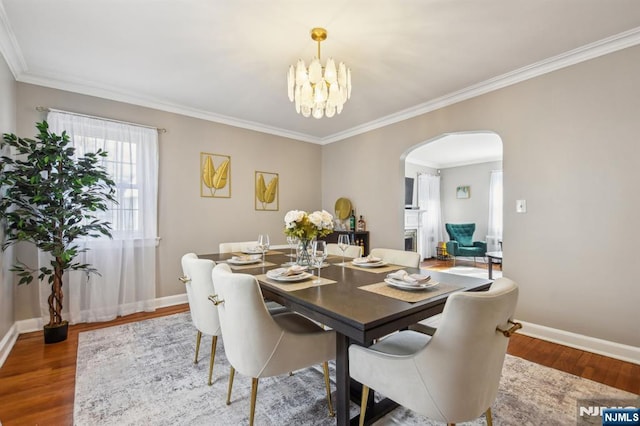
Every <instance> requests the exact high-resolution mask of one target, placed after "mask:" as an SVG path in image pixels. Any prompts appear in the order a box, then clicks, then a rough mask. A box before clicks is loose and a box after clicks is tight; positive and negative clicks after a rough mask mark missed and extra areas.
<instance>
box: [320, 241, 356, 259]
mask: <svg viewBox="0 0 640 426" xmlns="http://www.w3.org/2000/svg"><path fill="white" fill-rule="evenodd" d="M327 253H328V254H331V255H334V256H342V250H340V247H339V246H338V244H336V243H327ZM361 255H362V248H361V247H360V246H354V245H350V246H349V247H347V249H346V250H345V251H344V256H345V257H350V258H356V257H360V256H361Z"/></svg>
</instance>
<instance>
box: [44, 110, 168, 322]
mask: <svg viewBox="0 0 640 426" xmlns="http://www.w3.org/2000/svg"><path fill="white" fill-rule="evenodd" d="M47 122H48V123H49V127H50V129H51V131H52V132H54V133H56V134H61V133H62V131H63V130H65V131H66V132H67V134H68V135H69V136H70V138H71V140H72V142H73V145H74V146H75V148H76V154H77V155H79V156H80V155H82V154H83V153H84V152H95V151H96V150H97V149H99V148H102V149H103V150H105V151H107V152H108V157H106V159H105V160H104V162H103V165H104V167H105V168H106V169H107V171H108V172H109V174H110V175H111V178H112V179H113V180H114V181H115V182H116V186H117V193H116V198H117V199H118V204H115V205H112V206H110V209H109V211H108V212H106V213H105V214H104V216H101V218H104V219H107V220H109V221H110V222H111V226H112V235H113V239H108V238H96V239H91V238H88V239H86V240H84V241H82V242H81V244H82V245H83V246H84V247H87V248H88V249H89V250H88V251H87V252H85V253H81V254H80V255H79V256H78V258H77V260H78V261H79V262H81V263H89V264H91V265H92V266H93V267H95V268H96V269H97V270H98V271H99V272H100V275H96V274H92V275H90V276H89V277H87V275H86V274H85V273H83V272H77V271H76V272H73V271H72V272H67V273H65V276H66V280H65V286H67V288H66V290H65V301H66V303H65V305H66V307H67V308H68V316H69V322H70V323H77V322H93V321H106V320H110V319H113V318H115V317H116V316H118V315H128V314H131V313H134V312H140V311H143V310H144V311H153V310H154V309H155V295H156V291H155V286H156V261H155V259H156V246H157V241H158V238H157V237H158V236H157V228H158V227H157V198H158V132H157V130H156V129H153V128H148V127H142V126H135V125H129V124H124V123H118V122H113V121H108V120H100V119H96V118H91V117H85V116H79V115H75V114H66V113H62V112H53V111H52V112H50V113H49V114H48V117H47ZM41 257H42V256H41ZM41 260H43V259H41ZM41 287H42V288H45V290H46V291H45V292H44V293H45V294H48V289H46V286H41ZM42 302H43V299H42V294H41V304H42ZM44 304H45V307H46V299H45V300H44ZM43 312H47V310H46V309H45V310H44V311H43Z"/></svg>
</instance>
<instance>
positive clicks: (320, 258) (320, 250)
mask: <svg viewBox="0 0 640 426" xmlns="http://www.w3.org/2000/svg"><path fill="white" fill-rule="evenodd" d="M311 256H312V258H313V263H314V264H315V266H317V267H318V279H316V280H315V281H314V283H315V284H320V283H321V282H322V280H321V279H320V269H321V268H322V264H323V263H324V261H325V259H326V258H327V242H326V241H323V240H315V241H314V242H313V245H312V251H311Z"/></svg>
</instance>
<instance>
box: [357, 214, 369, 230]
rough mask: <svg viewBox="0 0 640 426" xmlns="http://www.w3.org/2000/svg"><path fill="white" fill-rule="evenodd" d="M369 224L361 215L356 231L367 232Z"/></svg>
mask: <svg viewBox="0 0 640 426" xmlns="http://www.w3.org/2000/svg"><path fill="white" fill-rule="evenodd" d="M366 227H367V224H366V222H365V221H364V219H363V218H362V215H360V219H358V224H357V225H356V231H366V229H365V228H366Z"/></svg>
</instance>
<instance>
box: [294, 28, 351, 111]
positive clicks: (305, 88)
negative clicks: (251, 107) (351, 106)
mask: <svg viewBox="0 0 640 426" xmlns="http://www.w3.org/2000/svg"><path fill="white" fill-rule="evenodd" d="M311 38H312V39H313V40H314V41H317V42H318V56H317V57H315V58H313V60H312V61H311V63H310V64H309V68H307V67H306V65H305V63H304V61H303V60H302V59H298V62H297V64H296V65H295V66H293V65H291V66H290V67H289V72H288V74H287V86H288V90H289V100H290V101H291V102H295V105H296V112H297V113H298V114H302V115H303V116H304V117H311V116H313V117H314V118H322V117H323V116H325V115H326V116H327V117H329V118H330V117H333V116H334V115H335V114H336V113H337V114H340V113H341V112H342V107H343V106H344V104H345V102H347V99H349V98H350V97H351V70H350V69H349V68H347V67H346V65H345V64H344V63H343V62H340V64H339V65H338V66H336V64H335V62H334V60H333V59H331V58H329V59H328V60H327V63H326V65H325V66H324V67H323V66H322V63H321V62H320V42H322V41H324V40H326V38H327V31H326V30H325V29H324V28H314V29H312V30H311Z"/></svg>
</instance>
